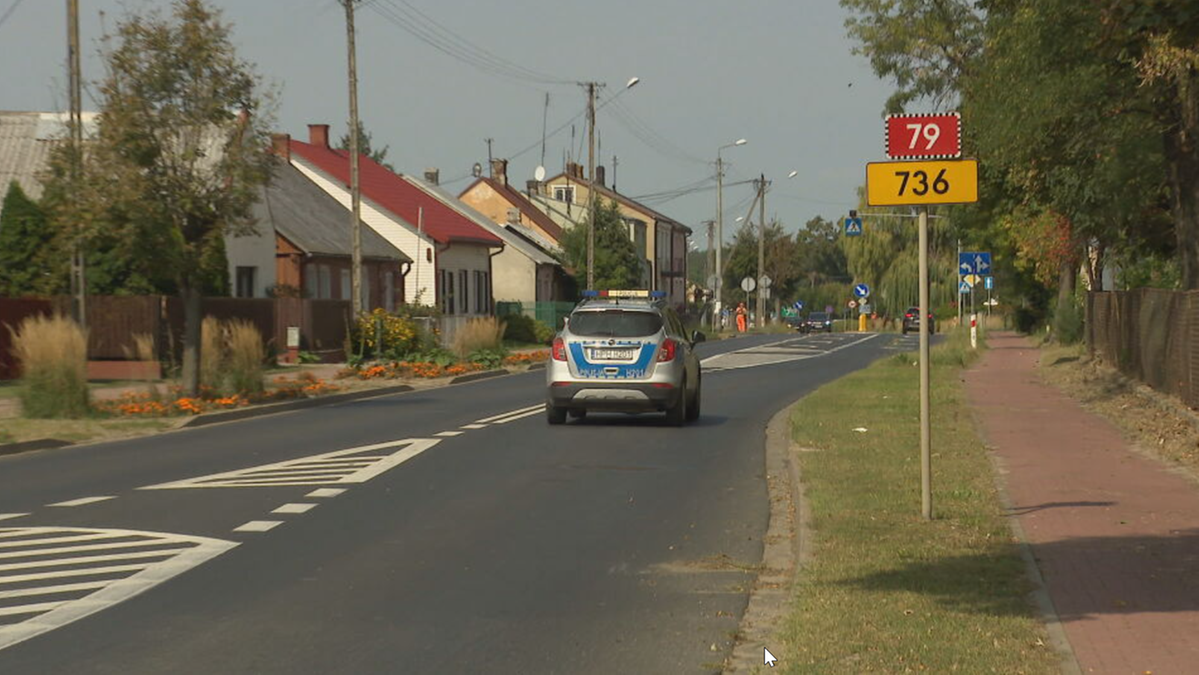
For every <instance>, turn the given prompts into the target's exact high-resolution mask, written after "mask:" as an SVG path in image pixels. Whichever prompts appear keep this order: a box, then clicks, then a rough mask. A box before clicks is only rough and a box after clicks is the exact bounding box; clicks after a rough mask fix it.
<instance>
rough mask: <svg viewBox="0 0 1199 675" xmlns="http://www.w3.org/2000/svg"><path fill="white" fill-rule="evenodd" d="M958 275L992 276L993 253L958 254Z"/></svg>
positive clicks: (973, 252)
mask: <svg viewBox="0 0 1199 675" xmlns="http://www.w3.org/2000/svg"><path fill="white" fill-rule="evenodd" d="M958 274H961V275H966V274H977V275H979V276H989V275H990V274H991V253H990V252H989V251H971V252H968V253H959V254H958Z"/></svg>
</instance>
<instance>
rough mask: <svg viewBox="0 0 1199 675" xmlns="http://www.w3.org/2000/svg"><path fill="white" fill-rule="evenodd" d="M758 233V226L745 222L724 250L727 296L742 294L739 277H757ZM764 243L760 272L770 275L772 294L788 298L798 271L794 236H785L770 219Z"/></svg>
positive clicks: (725, 289) (725, 290) (779, 226)
mask: <svg viewBox="0 0 1199 675" xmlns="http://www.w3.org/2000/svg"><path fill="white" fill-rule="evenodd" d="M759 236H760V232H759V229H758V227H757V226H756V225H751V224H749V223H746V224H745V225H742V226H741V229H739V230H737V234H736V236H735V237H734V238H733V247H732V248H731V249H730V250H729V251H728V256H727V257H726V258H725V263H724V292H725V293H728V294H730V295H729V297H738V296H739V295H740V294H742V293H744V291H743V290H741V280H742V279H744V278H745V277H753V278H754V279H757V278H758V277H759V276H761V274H760V272H759V271H758V238H759ZM765 244H766V246H765V248H766V256H765V270H764V271H765V272H766V276H768V277H770V294H771V296H773V297H780V298H786V297H790V296H791V295H792V294H793V293H794V291H795V282H796V281H797V280H798V279H799V272H800V270H799V267H798V264H797V259H798V257H799V256H798V255H797V253H796V244H795V239H793V238H792V237H789V236H787V234H786V233H785V232H784V231H783V226H782V224H781V223H779V222H778V221H774V222H772V223H770V225H768V226H767V227H766V242H765Z"/></svg>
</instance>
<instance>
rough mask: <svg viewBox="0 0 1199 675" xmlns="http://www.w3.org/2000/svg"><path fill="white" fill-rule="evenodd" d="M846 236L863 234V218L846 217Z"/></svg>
mask: <svg viewBox="0 0 1199 675" xmlns="http://www.w3.org/2000/svg"><path fill="white" fill-rule="evenodd" d="M845 236H847V237H860V236H862V219H861V218H846V219H845Z"/></svg>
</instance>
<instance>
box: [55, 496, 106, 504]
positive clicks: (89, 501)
mask: <svg viewBox="0 0 1199 675" xmlns="http://www.w3.org/2000/svg"><path fill="white" fill-rule="evenodd" d="M109 499H116V496H115V495H108V496H104V497H80V498H79V499H71V500H69V501H65V502H58V503H57V504H48V505H47V506H83V505H85V504H95V503H96V502H106V501H108V500H109Z"/></svg>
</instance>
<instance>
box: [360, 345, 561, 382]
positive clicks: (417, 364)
mask: <svg viewBox="0 0 1199 675" xmlns="http://www.w3.org/2000/svg"><path fill="white" fill-rule="evenodd" d="M549 355H550V353H549V351H548V350H543V351H538V352H529V353H523V354H510V355H508V356H505V357H504V359H503V361H502V364H503V365H505V366H521V365H529V364H532V363H540V362H542V361H545V360H546V359H548V358H549ZM483 370H488V368H487V366H486V365H485V364H482V363H475V362H471V361H463V362H460V363H454V364H451V365H445V366H443V365H441V364H439V363H435V362H433V361H393V362H390V363H376V364H373V365H364V366H362V367H360V368H358V369H354V368H346V369H344V370H342V371H341V372H340V373H338V374H337V377H338V378H350V377H356V378H358V379H360V380H394V379H400V378H423V379H432V378H436V377H455V376H458V375H465V374H466V373H477V372H479V371H483Z"/></svg>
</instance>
